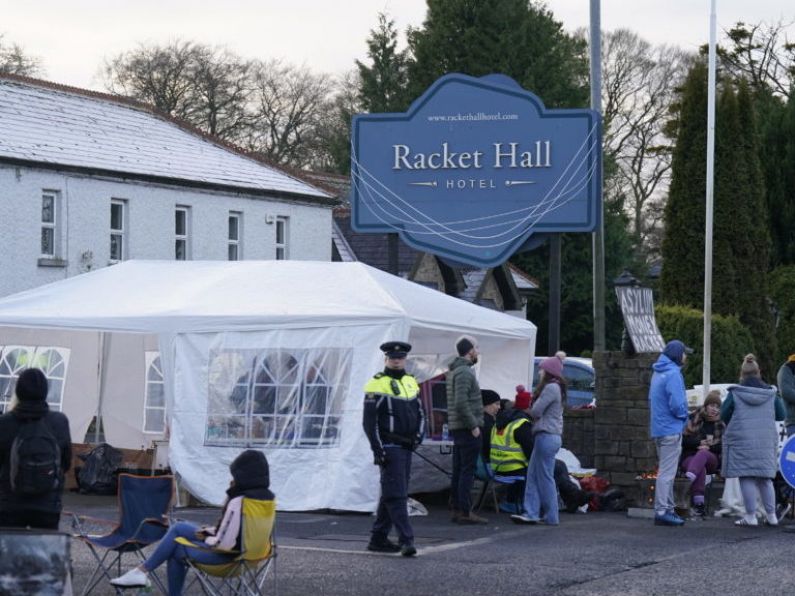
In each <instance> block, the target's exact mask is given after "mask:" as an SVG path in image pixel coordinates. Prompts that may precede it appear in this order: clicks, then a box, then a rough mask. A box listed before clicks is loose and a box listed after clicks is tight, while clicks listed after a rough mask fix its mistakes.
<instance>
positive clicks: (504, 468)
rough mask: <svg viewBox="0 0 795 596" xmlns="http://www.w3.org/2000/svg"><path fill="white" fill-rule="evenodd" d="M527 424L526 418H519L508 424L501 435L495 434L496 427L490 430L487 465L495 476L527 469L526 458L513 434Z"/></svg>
mask: <svg viewBox="0 0 795 596" xmlns="http://www.w3.org/2000/svg"><path fill="white" fill-rule="evenodd" d="M528 422H530V421H529V420H528V419H527V418H519V419H518V420H513V421H512V422H509V423H508V424H507V425H506V426H505V428H504V429H503V432H502V433H498V432H497V427H496V426H495V427H494V428H493V429H492V430H491V450H490V451H489V458H490V459H491V461H490V462H489V465H490V466H491V469H492V470H493V471H494V473H495V474H505V473H506V472H514V471H516V470H521V469H522V468H526V467H527V456H526V455H525V454H524V451H522V446H521V445H519V443H517V442H516V439H515V438H514V432H516V429H517V428H519V427H520V426H522V425H523V424H526V423H528Z"/></svg>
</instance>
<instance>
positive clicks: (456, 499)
mask: <svg viewBox="0 0 795 596" xmlns="http://www.w3.org/2000/svg"><path fill="white" fill-rule="evenodd" d="M455 349H456V353H457V354H458V357H457V358H456V359H455V360H453V362H452V363H450V370H449V371H447V374H446V375H445V382H446V389H447V425H448V427H449V429H450V434H452V435H453V475H452V478H451V479H450V500H451V502H452V506H453V516H452V521H453V522H455V523H459V524H484V523H488V520H487V519H485V518H483V517H480V516H479V515H476V514H475V513H473V512H472V496H471V493H472V485H473V484H474V483H475V467H476V465H477V461H478V454H479V453H480V450H481V441H482V440H483V437H482V436H481V431H480V428H481V427H482V426H483V402H482V400H481V396H480V385H478V380H477V379H476V378H475V373H474V372H473V371H472V367H473V366H474V365H475V364H477V361H478V356H479V352H478V346H477V341H476V340H475V339H474V338H472V337H469V336H463V337H460V338H459V339H458V341H456V344H455Z"/></svg>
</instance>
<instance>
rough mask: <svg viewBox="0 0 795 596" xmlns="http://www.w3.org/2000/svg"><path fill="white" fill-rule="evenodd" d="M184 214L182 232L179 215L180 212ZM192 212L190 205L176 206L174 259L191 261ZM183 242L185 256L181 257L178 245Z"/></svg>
mask: <svg viewBox="0 0 795 596" xmlns="http://www.w3.org/2000/svg"><path fill="white" fill-rule="evenodd" d="M180 213H183V214H184V230H183V233H182V234H180V233H179V232H178V231H177V229H178V225H179V221H178V217H179V214H180ZM190 213H191V209H190V206H189V205H177V206H176V207H175V208H174V260H175V261H190V260H191V250H190V249H191V247H190V232H191V229H190V224H191V222H190ZM180 243H182V245H183V256H182V258H180V257H179V252H178V249H177V247H178V246H179V245H180Z"/></svg>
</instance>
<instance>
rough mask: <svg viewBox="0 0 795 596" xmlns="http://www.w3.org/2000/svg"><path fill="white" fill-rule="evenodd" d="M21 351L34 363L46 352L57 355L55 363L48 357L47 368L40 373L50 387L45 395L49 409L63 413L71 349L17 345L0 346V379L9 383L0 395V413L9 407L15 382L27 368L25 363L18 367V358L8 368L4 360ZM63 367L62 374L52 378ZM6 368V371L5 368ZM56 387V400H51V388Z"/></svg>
mask: <svg viewBox="0 0 795 596" xmlns="http://www.w3.org/2000/svg"><path fill="white" fill-rule="evenodd" d="M17 350H23V351H24V352H26V353H27V358H28V359H29V361H34V362H35V360H36V359H37V358H39V357H40V356H43V355H45V354H47V353H48V352H54V353H55V354H57V356H58V358H59V360H58V361H57V362H55V363H53V361H52V356H51V355H50V356H49V357H48V359H47V366H46V369H42V372H44V374H45V375H46V376H47V381H48V382H49V385H50V391H49V393H48V394H47V404H48V405H49V406H50V408H51V409H53V410H55V411H58V412H60V411H63V400H64V391H65V389H66V381H67V375H68V371H69V359H70V356H71V349H70V348H64V347H61V346H30V345H28V346H24V345H18V344H7V345H0V378H2V379H8V380H9V381H10V382H9V383H8V385H7V386H6V392H5V393H4V394H3V395H0V413H3V412H5V411H6V410H7V408H8V407H9V406H10V405H11V402H12V401H13V397H14V391H15V388H16V380H17V379H18V378H19V373H20V372H22V371H23V370H25V369H26V368H28V365H27V363H25V364H23V365H21V366H20V365H19V358H17V359H16V360H15V362H14V366H9V363H8V361H7V360H6V358H7V355H8V354H9V353H11V352H14V351H17ZM61 365H62V366H63V374H61V375H58V376H54V374H53V373H54V372H55V370H56V369H57V367H59V366H61ZM6 367H8V371H6V370H5V368H6ZM53 381H57V382H58V385H55V384H54V383H53ZM56 386H58V387H59V391H58V395H57V400H53V399H51V398H52V394H53V388H54V387H56Z"/></svg>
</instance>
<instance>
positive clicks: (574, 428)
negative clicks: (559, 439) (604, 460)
mask: <svg viewBox="0 0 795 596" xmlns="http://www.w3.org/2000/svg"><path fill="white" fill-rule="evenodd" d="M595 413H596V410H595V409H590V410H566V411H565V412H564V413H563V446H564V447H565V448H566V449H568V450H569V451H571V452H572V453H573V454H574V455H576V456H577V458H578V459H579V460H580V464H582V467H583V468H593V467H594V457H593V456H594V451H593V448H594V427H593V423H594V414H595Z"/></svg>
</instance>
